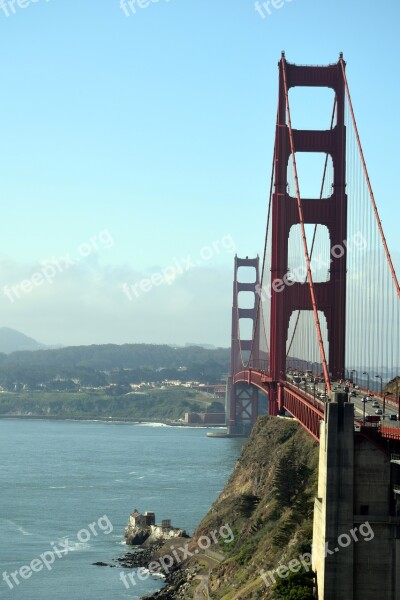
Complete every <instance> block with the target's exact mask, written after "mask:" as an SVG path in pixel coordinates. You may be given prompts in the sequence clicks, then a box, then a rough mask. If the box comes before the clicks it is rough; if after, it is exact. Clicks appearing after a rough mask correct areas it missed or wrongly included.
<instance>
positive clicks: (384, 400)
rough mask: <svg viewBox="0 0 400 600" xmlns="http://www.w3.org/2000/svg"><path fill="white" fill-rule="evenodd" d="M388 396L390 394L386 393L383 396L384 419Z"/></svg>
mask: <svg viewBox="0 0 400 600" xmlns="http://www.w3.org/2000/svg"><path fill="white" fill-rule="evenodd" d="M387 395H388V392H385V393H384V394H383V415H382V416H383V417H385V406H386V396H387Z"/></svg>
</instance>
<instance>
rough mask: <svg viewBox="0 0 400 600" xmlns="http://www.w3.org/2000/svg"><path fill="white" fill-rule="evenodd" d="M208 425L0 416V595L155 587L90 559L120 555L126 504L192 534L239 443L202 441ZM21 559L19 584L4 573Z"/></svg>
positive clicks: (27, 598) (46, 598)
mask: <svg viewBox="0 0 400 600" xmlns="http://www.w3.org/2000/svg"><path fill="white" fill-rule="evenodd" d="M206 431H207V430H204V429H189V428H183V427H166V426H152V425H138V424H131V423H103V422H88V421H86V422H82V421H30V420H0V456H1V463H0V464H1V467H0V598H5V599H8V598H9V599H15V600H22V599H23V600H71V599H74V600H75V599H77V600H118V599H127V598H131V599H136V600H138V598H140V597H141V596H143V595H145V594H148V593H150V592H152V591H155V590H157V589H159V588H160V579H159V578H158V579H157V578H155V577H149V578H148V579H147V580H146V581H140V580H138V579H137V578H135V581H137V583H136V585H135V586H132V585H130V587H129V589H127V588H126V586H125V585H124V584H123V582H122V581H121V579H120V573H121V569H119V568H108V567H98V566H94V565H93V564H92V563H94V562H98V561H103V562H106V563H109V562H111V561H112V560H113V559H116V558H117V557H119V556H122V555H123V554H124V553H125V551H126V550H127V549H128V548H127V547H126V546H125V545H124V538H123V532H124V528H125V526H126V523H127V520H128V516H129V514H130V513H131V512H132V511H133V509H134V508H138V509H139V510H140V511H142V512H144V511H146V510H151V511H154V512H155V513H156V518H157V522H158V521H161V519H165V518H170V519H172V524H173V525H175V526H178V527H182V528H184V529H186V530H187V531H188V533H190V534H191V533H193V531H194V529H195V527H196V525H197V524H198V523H199V521H200V520H201V519H202V517H204V515H205V514H206V513H207V511H208V509H209V507H210V505H211V504H212V502H213V501H214V500H215V498H216V497H217V496H218V494H219V492H220V491H221V490H222V488H223V487H224V485H225V482H226V481H227V479H228V477H229V475H230V473H231V471H232V468H233V466H234V464H235V461H236V459H237V457H238V455H239V453H240V448H241V445H242V440H240V439H210V438H207V437H206ZM53 550H54V551H53ZM55 550H57V552H56V551H55ZM41 555H44V558H45V560H47V561H48V568H47V567H46V566H43V558H42V559H40V556H41ZM52 558H53V559H54V562H53V563H52V564H50V562H51V560H52ZM35 559H39V560H37V561H36V562H35ZM32 561H34V562H33V563H32ZM25 565H26V566H30V565H31V567H30V569H22V573H23V574H24V576H25V577H26V578H23V577H21V575H20V573H18V575H17V576H16V577H17V580H18V584H17V583H16V582H15V581H14V580H13V578H12V577H11V573H13V572H14V573H15V571H17V570H18V571H20V569H21V567H24V566H25ZM40 565H42V567H41V568H40ZM32 569H34V570H32ZM124 572H125V573H127V571H126V570H124ZM4 573H6V574H7V575H8V577H9V579H8V580H9V582H10V584H8V583H7V579H6V578H5V577H4V576H3V574H4ZM11 586H12V588H11Z"/></svg>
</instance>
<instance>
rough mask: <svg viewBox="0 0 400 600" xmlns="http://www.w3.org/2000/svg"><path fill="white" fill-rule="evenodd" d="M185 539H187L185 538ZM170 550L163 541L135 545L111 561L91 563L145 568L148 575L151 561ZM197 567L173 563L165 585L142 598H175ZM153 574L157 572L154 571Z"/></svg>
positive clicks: (115, 566) (127, 567)
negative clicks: (147, 545) (142, 546)
mask: <svg viewBox="0 0 400 600" xmlns="http://www.w3.org/2000/svg"><path fill="white" fill-rule="evenodd" d="M186 541H187V540H186ZM168 552H171V548H170V546H169V545H168V544H166V543H165V542H164V541H159V542H155V543H154V544H152V545H151V546H149V547H147V548H141V547H137V548H136V549H135V550H133V551H130V552H127V553H126V554H124V556H121V557H119V558H116V559H114V560H113V562H112V563H104V562H96V563H93V564H94V565H95V566H99V567H111V568H117V567H120V568H121V567H122V568H123V569H130V570H131V569H139V568H142V569H146V570H147V571H149V573H150V576H151V573H152V571H151V570H150V569H149V567H150V565H151V563H154V562H155V561H157V560H158V559H159V558H160V557H161V556H165V555H166V554H168ZM196 572H197V569H195V568H193V567H192V568H183V567H182V566H181V565H177V564H174V565H172V567H171V568H170V569H169V572H168V573H167V574H165V575H164V582H165V587H163V588H162V589H161V590H159V591H157V592H155V593H154V594H152V595H150V596H143V599H142V600H176V599H177V598H179V596H177V593H178V592H179V590H180V589H181V588H182V587H183V586H184V585H185V584H187V583H188V581H191V580H192V579H193V577H194V576H195V575H196ZM153 573H154V574H159V573H157V572H154V571H153Z"/></svg>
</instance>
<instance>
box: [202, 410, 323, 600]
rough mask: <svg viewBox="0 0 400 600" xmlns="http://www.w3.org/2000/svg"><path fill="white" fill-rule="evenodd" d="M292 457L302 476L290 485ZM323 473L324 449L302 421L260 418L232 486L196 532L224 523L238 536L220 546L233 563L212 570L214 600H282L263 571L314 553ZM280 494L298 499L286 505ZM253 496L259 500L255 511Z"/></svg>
mask: <svg viewBox="0 0 400 600" xmlns="http://www.w3.org/2000/svg"><path fill="white" fill-rule="evenodd" d="M210 443H212V441H210ZM292 459H293V460H294V463H295V470H296V471H297V473H298V474H299V475H300V477H298V481H297V483H296V481H295V479H296V477H294V476H293V474H292V475H291V476H290V477H289V478H288V480H287V481H285V473H286V472H287V471H288V470H287V469H286V466H287V464H288V461H290V460H292ZM282 466H284V467H285V469H282ZM279 472H280V475H279ZM317 472H318V446H317V444H316V443H315V442H314V441H313V440H312V438H311V437H310V436H309V435H308V434H307V433H306V432H305V431H304V430H303V429H302V428H301V427H300V426H299V425H298V424H297V423H295V422H293V421H289V420H286V419H279V418H269V417H261V418H259V419H258V421H257V424H256V426H255V427H254V429H253V432H252V435H251V437H250V439H249V441H248V442H247V444H246V445H245V446H244V447H243V450H242V454H241V456H240V458H239V460H238V462H237V465H236V467H235V470H234V472H233V473H232V475H231V477H230V479H229V482H228V483H227V485H226V487H225V489H224V490H223V492H222V493H221V495H220V497H219V498H218V499H217V501H216V502H215V503H214V505H213V506H212V508H211V510H210V511H209V513H208V515H207V516H206V517H205V519H204V520H203V521H202V523H201V524H200V526H199V527H198V529H197V531H196V533H195V539H196V538H198V537H199V536H201V535H208V532H210V531H212V530H214V529H217V528H219V527H221V525H223V524H229V526H230V527H231V529H232V530H233V531H234V532H235V540H234V541H233V542H232V543H231V544H229V545H228V546H227V545H226V544H225V543H224V542H223V541H222V542H220V544H219V548H218V551H221V550H222V551H223V552H224V553H225V554H226V556H227V560H225V561H224V562H222V563H221V564H220V565H219V566H217V567H215V568H214V569H213V570H212V572H211V579H210V583H209V586H210V593H211V597H212V598H213V600H214V599H218V600H239V599H240V600H244V599H246V600H253V599H254V600H255V599H257V600H258V599H260V598H275V597H277V598H278V597H282V596H277V595H276V592H274V591H272V590H271V588H267V587H266V586H265V584H264V582H263V581H262V579H261V578H260V571H261V569H264V570H265V571H266V572H267V571H269V570H273V569H276V568H277V566H278V565H279V564H284V565H286V564H287V563H288V561H290V560H291V559H292V558H296V557H298V556H299V555H300V554H302V553H304V552H308V551H309V550H310V546H311V539H312V509H313V499H314V496H315V494H316V484H317ZM278 482H279V483H278ZM277 484H278V488H277V487H276V486H277ZM279 490H280V492H279ZM279 493H281V494H283V496H285V494H286V493H289V496H290V494H292V496H291V497H286V498H285V499H284V501H283V503H282V501H280V500H278V499H277V496H279ZM252 496H255V497H258V498H259V501H258V504H257V500H256V501H255V504H254V505H253V507H252V503H251V502H250V503H249V498H250V499H251V497H252ZM253 508H254V510H253ZM283 597H289V596H283ZM291 597H293V598H294V597H296V598H297V597H300V596H291Z"/></svg>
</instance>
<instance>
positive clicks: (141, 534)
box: [124, 508, 189, 548]
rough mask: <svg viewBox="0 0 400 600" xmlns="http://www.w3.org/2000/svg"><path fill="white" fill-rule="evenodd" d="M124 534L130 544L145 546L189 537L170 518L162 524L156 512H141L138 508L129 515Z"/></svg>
mask: <svg viewBox="0 0 400 600" xmlns="http://www.w3.org/2000/svg"><path fill="white" fill-rule="evenodd" d="M124 536H125V540H126V544H127V545H128V546H143V547H144V548H146V547H148V546H151V545H152V544H155V543H157V542H160V541H164V540H170V539H173V538H188V537H189V536H188V535H187V533H186V531H185V530H183V529H178V528H177V527H173V526H172V525H171V521H170V519H165V520H163V521H161V524H157V523H156V516H155V513H154V512H145V513H144V514H141V513H140V512H139V511H138V510H137V509H136V508H135V509H134V511H133V513H132V514H131V515H129V519H128V524H127V526H126V528H125V534H124Z"/></svg>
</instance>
